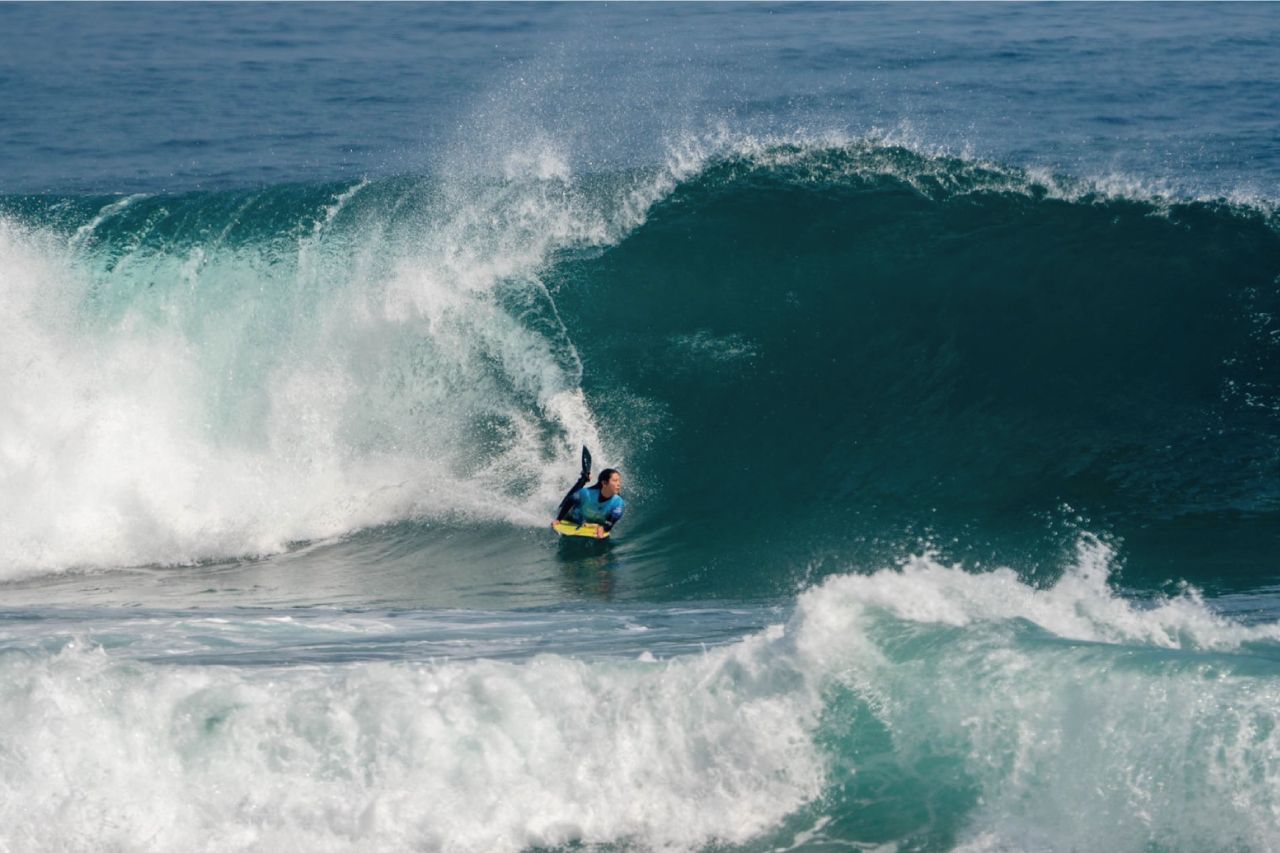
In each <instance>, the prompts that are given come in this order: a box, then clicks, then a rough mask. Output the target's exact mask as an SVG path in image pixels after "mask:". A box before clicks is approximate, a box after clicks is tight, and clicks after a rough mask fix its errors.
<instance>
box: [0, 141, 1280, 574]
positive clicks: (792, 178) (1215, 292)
mask: <svg viewBox="0 0 1280 853" xmlns="http://www.w3.org/2000/svg"><path fill="white" fill-rule="evenodd" d="M502 168H503V170H505V178H503V179H501V180H479V179H475V180H472V179H464V178H456V179H453V180H398V181H390V180H389V181H380V182H375V183H365V182H362V183H358V184H354V185H334V186H298V187H278V188H273V189H267V190H261V191H253V192H248V191H232V192H221V193H192V194H187V195H180V196H153V197H128V198H118V199H113V200H92V199H89V200H85V199H52V198H49V197H29V198H9V199H7V200H6V201H5V204H4V209H5V210H6V211H7V213H6V214H5V216H4V218H3V220H0V221H2V222H3V227H2V228H0V255H3V261H4V263H3V268H4V270H5V286H4V288H3V291H2V293H3V298H4V300H5V305H4V309H5V311H4V313H5V316H6V317H7V318H9V319H8V320H7V322H8V324H9V329H8V334H6V335H5V336H4V339H3V342H2V343H0V347H2V348H3V349H2V350H0V356H2V357H3V362H4V364H5V365H6V368H5V371H4V373H3V381H4V383H5V387H4V388H3V389H2V390H3V397H4V400H5V407H4V409H3V411H2V412H0V447H3V449H4V455H3V459H4V461H5V466H6V477H5V481H4V483H5V484H4V494H3V495H0V499H3V501H4V510H5V511H4V512H3V513H0V518H2V519H3V520H2V521H0V525H3V527H2V528H0V531H2V533H3V535H2V536H0V542H3V543H4V544H3V545H0V548H2V549H3V552H2V553H0V564H2V565H3V566H4V567H5V568H4V571H5V572H6V573H7V574H8V575H9V576H14V575H15V574H22V573H29V572H32V571H37V572H47V571H58V570H62V569H66V568H68V567H92V566H127V565H139V564H150V563H160V564H168V563H185V562H195V561H202V560H216V559H223V558H228V557H237V556H242V555H254V554H267V553H272V552H276V551H280V550H282V549H285V548H287V547H290V543H297V542H301V541H310V540H323V539H326V538H330V537H335V536H343V535H347V534H351V533H354V532H356V531H359V530H361V529H366V528H371V527H377V526H380V525H386V524H391V523H396V522H412V524H411V525H410V526H409V527H407V528H397V529H396V530H395V531H393V532H391V533H389V534H388V535H389V536H391V537H393V538H397V537H408V539H410V540H414V541H417V540H420V539H422V538H423V537H426V538H430V537H431V536H433V535H435V534H433V533H432V531H431V529H430V528H431V525H439V524H446V525H448V524H453V523H456V522H466V523H469V524H476V523H478V524H484V525H489V526H490V529H492V530H493V531H494V533H493V535H495V536H504V535H507V534H505V533H503V531H504V530H511V529H518V528H520V527H532V526H535V525H539V524H541V523H542V521H543V519H544V518H545V517H546V515H547V513H548V512H549V511H550V509H551V508H552V507H553V506H554V505H555V503H556V500H557V499H558V495H559V492H560V490H561V489H563V488H564V486H565V484H566V482H567V480H568V479H569V478H570V477H571V476H572V472H573V470H574V467H575V466H574V462H573V459H574V453H575V450H576V447H577V445H579V444H581V443H587V444H589V445H591V446H592V447H593V449H595V451H596V456H597V460H598V464H600V465H614V466H615V467H622V468H623V469H624V472H625V473H626V474H627V476H628V486H627V488H628V494H629V495H630V496H631V499H632V505H633V510H632V516H631V517H630V518H629V519H628V521H627V528H628V534H629V535H630V536H631V537H632V546H631V547H632V550H631V551H630V552H624V553H628V554H629V558H630V559H633V560H635V561H637V562H638V563H639V564H640V565H644V566H656V565H659V564H660V565H661V566H662V567H663V568H661V569H655V570H654V572H655V573H656V578H655V579H654V580H653V581H652V583H651V584H650V586H649V587H646V594H650V593H652V594H659V593H657V592H655V591H656V590H660V589H667V590H668V592H667V593H661V594H675V595H677V596H682V595H706V594H709V593H710V594H731V595H735V596H754V595H773V594H780V593H786V592H789V591H790V590H791V589H793V588H794V586H795V585H796V584H797V583H799V582H801V581H802V580H804V579H805V578H812V577H813V576H814V573H815V572H817V573H822V572H825V571H828V570H830V569H832V568H840V567H847V566H848V565H851V564H854V565H856V564H859V563H861V562H864V561H865V562H867V563H869V564H872V565H874V564H877V561H882V560H883V559H885V558H886V557H887V556H895V557H896V556H897V555H898V554H901V553H902V552H903V550H904V548H913V547H918V546H919V545H920V543H921V542H924V543H926V544H927V545H929V546H930V547H932V548H934V549H936V550H937V551H938V552H939V553H941V554H943V555H949V556H952V557H957V558H963V559H966V560H972V561H975V562H978V563H983V562H989V561H1001V562H1003V563H1007V564H1015V565H1032V566H1034V565H1036V564H1039V563H1045V564H1054V563H1056V562H1057V561H1058V559H1059V558H1060V556H1061V554H1063V553H1065V552H1068V551H1069V550H1070V548H1071V547H1072V543H1073V542H1074V540H1075V537H1076V535H1077V533H1078V530H1079V528H1080V527H1081V526H1086V527H1088V528H1089V529H1093V530H1097V531H1101V532H1105V533H1108V534H1110V535H1112V536H1114V537H1116V538H1118V539H1121V540H1126V541H1127V542H1128V547H1127V548H1126V554H1127V556H1128V558H1129V560H1130V564H1129V565H1130V568H1131V570H1133V572H1134V577H1135V578H1137V579H1138V581H1139V585H1141V584H1142V578H1143V577H1147V576H1149V578H1156V579H1157V580H1158V579H1163V578H1167V577H1170V576H1174V577H1191V578H1197V577H1199V579H1200V580H1202V581H1203V580H1205V577H1204V574H1205V572H1207V571H1209V569H1205V567H1204V565H1202V563H1203V562H1204V560H1209V557H1206V550H1205V549H1206V548H1207V549H1208V552H1211V555H1210V556H1212V555H1217V556H1218V557H1220V556H1221V554H1222V551H1221V550H1216V549H1217V545H1216V543H1217V542H1219V541H1220V540H1221V539H1223V538H1227V539H1230V541H1231V542H1232V543H1233V544H1232V546H1231V547H1232V548H1234V554H1233V559H1232V561H1231V562H1232V565H1231V566H1229V567H1228V568H1226V569H1222V567H1221V566H1217V565H1215V566H1212V567H1210V568H1212V570H1213V571H1214V572H1217V573H1218V574H1217V575H1214V577H1228V578H1229V577H1230V575H1231V573H1232V572H1237V573H1240V574H1241V575H1245V576H1247V575H1249V574H1250V573H1251V572H1253V571H1254V570H1255V569H1256V568H1257V566H1258V565H1260V564H1261V563H1263V562H1265V561H1266V560H1270V559H1271V557H1272V555H1274V553H1276V550H1275V546H1276V545H1277V544H1280V543H1277V533H1276V531H1277V530H1280V525H1277V524H1276V523H1275V522H1276V517H1277V511H1278V510H1280V490H1278V487H1277V483H1280V344H1278V343H1277V339H1276V334H1277V332H1276V326H1275V323H1276V320H1275V318H1276V317H1277V316H1280V292H1278V291H1280V289H1278V287H1277V275H1278V274H1280V236H1278V235H1277V233H1276V230H1275V228H1274V222H1273V221H1272V218H1271V214H1270V213H1268V212H1267V211H1265V210H1259V209H1257V208H1246V207H1239V206H1233V205H1230V204H1227V203H1224V202H1214V201H1202V202H1196V201H1171V200H1168V199H1161V198H1153V197H1141V196H1135V195H1133V194H1129V195H1125V194H1123V193H1121V192H1119V191H1112V190H1108V188H1106V187H1102V186H1093V185H1084V184H1072V183H1069V182H1063V181H1059V180H1054V179H1051V178H1048V177H1043V178H1038V177H1035V176H1032V175H1028V174H1025V173H1021V172H1017V171H1013V170H1009V169H1004V168H999V167H995V166H988V165H983V164H980V163H975V162H971V161H963V160H955V159H948V158H942V157H936V156H930V155H926V154H923V153H917V152H913V151H911V150H908V149H904V148H900V147H895V146H892V145H889V144H886V143H882V142H874V141H861V142H853V143H840V144H827V145H821V144H819V145H815V144H807V145H790V144H774V145H761V144H747V143H742V142H739V143H735V144H734V145H733V146H731V147H730V148H729V153H727V154H724V153H721V154H717V155H715V156H708V155H707V154H706V153H705V152H702V151H700V150H699V149H697V148H696V147H690V148H688V149H687V150H683V151H682V153H681V155H680V156H676V155H673V156H672V157H671V158H670V160H669V163H668V165H667V166H666V167H664V168H662V169H658V170H647V171H635V172H627V173H613V174H605V175H591V176H585V177H576V178H575V177H572V176H571V175H570V174H569V173H568V169H567V167H566V166H565V165H564V163H563V162H562V161H561V160H559V159H557V157H556V156H555V154H554V152H543V153H539V155H538V156H528V157H521V158H507V160H506V161H504V164H503V165H502ZM423 523H425V524H426V525H427V527H426V528H424V527H423V526H422V524H423ZM494 525H496V526H494ZM1174 531H1182V532H1184V533H1183V534H1182V539H1177V538H1176V537H1175V536H1174ZM1185 531H1194V535H1192V536H1190V538H1191V539H1196V537H1199V538H1198V539H1196V541H1194V542H1190V544H1189V541H1188V535H1186V534H1185ZM521 541H524V540H521ZM1197 543H1199V544H1197ZM1204 543H1214V544H1208V545H1206V544H1204ZM397 547H400V546H397ZM404 547H410V548H411V547H413V545H412V542H410V543H409V544H408V545H405V546H404ZM513 548H515V549H516V550H517V551H518V550H519V549H521V548H523V549H525V550H526V551H527V550H528V546H527V544H519V542H516V543H514V544H513ZM1198 549H1199V550H1198ZM530 553H532V552H530ZM539 553H540V552H539ZM1201 558H1203V560H1202V559H1201ZM471 559H472V555H470V554H461V553H459V554H456V555H455V561H456V560H471ZM521 559H524V558H521V557H518V556H517V557H514V558H513V557H511V556H510V554H507V555H506V556H504V557H503V558H502V559H501V560H499V561H498V562H499V563H502V562H504V561H505V562H511V561H515V562H519V561H520V560H521ZM1198 560H1200V562H1197V561H1198ZM879 564H883V563H882V562H881V563H879ZM496 566H497V564H495V571H496V570H497V569H496ZM1202 570H1203V571H1202ZM1197 572H1200V575H1199V576H1198V575H1197ZM673 591H674V592H673Z"/></svg>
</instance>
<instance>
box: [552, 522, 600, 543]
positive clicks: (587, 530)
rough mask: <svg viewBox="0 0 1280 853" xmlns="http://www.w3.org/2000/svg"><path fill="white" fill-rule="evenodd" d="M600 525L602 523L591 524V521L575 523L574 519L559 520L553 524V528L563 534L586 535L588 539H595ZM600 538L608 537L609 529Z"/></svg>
mask: <svg viewBox="0 0 1280 853" xmlns="http://www.w3.org/2000/svg"><path fill="white" fill-rule="evenodd" d="M599 526H600V525H598V524H590V523H588V524H574V523H573V522H572V521H557V522H556V523H555V524H553V525H552V529H554V530H555V532H556V533H559V534H560V535H561V536H585V537H587V538H588V539H595V538H596V528H598V527H599ZM599 538H601V539H608V538H609V531H607V530H606V531H604V534H603V535H602V536H601V537H599Z"/></svg>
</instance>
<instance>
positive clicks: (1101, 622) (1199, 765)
mask: <svg viewBox="0 0 1280 853" xmlns="http://www.w3.org/2000/svg"><path fill="white" fill-rule="evenodd" d="M1109 559H1110V555H1109V552H1108V550H1107V549H1106V547H1105V546H1102V545H1100V544H1099V543H1098V542H1097V541H1096V540H1090V539H1089V538H1088V537H1085V538H1083V539H1082V540H1081V542H1080V543H1079V548H1078V552H1077V554H1076V555H1075V557H1074V558H1073V559H1072V560H1071V561H1070V562H1069V563H1068V564H1067V565H1066V566H1065V568H1064V572H1063V575H1062V578H1061V579H1060V580H1059V581H1058V582H1057V583H1056V584H1054V585H1053V586H1050V587H1047V588H1042V589H1037V588H1035V587H1033V586H1029V585H1025V584H1023V583H1022V582H1020V581H1019V580H1018V579H1017V577H1016V576H1015V575H1014V574H1013V573H1012V572H1010V571H1008V570H1000V571H996V572H991V573H987V574H977V575H975V574H971V573H968V572H965V571H963V570H961V569H959V568H957V567H950V566H945V565H942V564H940V563H938V562H936V561H934V560H930V559H927V558H919V559H917V560H914V561H912V562H911V563H909V564H907V565H905V566H903V567H902V568H901V569H896V570H884V571H881V572H877V573H875V574H872V575H843V576H834V577H832V578H829V579H828V580H827V581H826V582H824V583H822V584H820V585H818V586H816V587H814V588H812V589H810V590H809V591H807V592H805V593H804V594H803V595H801V596H800V597H799V599H798V600H797V601H796V602H795V603H794V606H793V607H790V613H789V614H787V613H778V612H774V611H771V610H764V611H758V612H753V613H750V614H745V616H744V615H739V616H737V617H730V618H728V619H727V620H726V614H725V613H723V612H721V613H716V612H712V611H708V610H704V609H698V608H691V609H687V610H672V609H671V608H662V609H644V608H634V609H620V610H608V609H596V610H595V611H594V612H579V613H573V612H565V611H542V612H538V611H525V612H523V613H519V614H507V615H505V616H503V615H501V614H483V613H476V612H474V611H473V612H456V611H455V612H434V613H433V612H424V611H416V612H415V611H400V612H388V613H370V612H365V613H362V614H342V613H335V612H333V611H311V612H309V613H308V612H303V613H300V612H298V611H296V610H295V611H292V612H291V613H288V614H285V613H280V612H272V611H257V612H254V613H252V614H247V613H244V612H241V613H239V614H238V615H235V616H231V615H230V614H227V615H225V616H224V615H220V614H218V613H208V612H205V613H201V612H196V611H186V612H179V613H174V614H165V613H159V612H155V611H151V612H141V613H140V612H138V611H136V610H135V611H133V612H130V611H128V610H123V611H114V612H113V611H99V612H97V613H94V614H85V613H68V614H61V615H59V614H47V615H45V616H44V617H38V616H36V615H34V614H31V613H27V614H19V615H17V616H16V618H13V619H9V618H8V615H7V614H0V618H4V622H3V629H4V640H3V643H0V674H3V679H0V684H2V685H3V687H0V709H2V710H3V712H4V716H5V719H6V721H7V724H6V726H5V727H4V729H3V731H2V732H0V751H2V754H4V755H5V756H6V762H5V763H6V772H5V774H4V776H3V778H2V779H0V790H3V793H4V796H3V798H2V799H0V802H3V803H4V805H3V806H0V813H3V814H4V815H5V817H6V819H5V821H4V822H3V824H2V825H0V841H5V842H7V843H9V844H11V845H12V846H14V847H17V848H21V849H24V850H77V849H100V848H101V847H102V846H104V845H105V846H110V847H121V848H128V849H148V850H149V849H157V850H165V849H174V848H183V849H191V850H222V849H227V848H229V847H235V848H243V849H261V848H266V847H280V846H284V847H298V846H301V847H307V848H308V849H322V850H335V851H336V850H362V849H371V848H372V849H395V850H399V849H428V850H441V851H511V853H515V851H519V850H523V849H530V848H548V847H550V848H561V849H577V847H578V846H580V845H587V846H588V847H592V848H594V847H598V846H605V845H617V846H621V847H624V848H627V849H630V848H635V849H655V850H656V849H672V850H697V849H731V850H744V851H756V850H759V851H763V850H776V849H815V850H817V849H825V848H826V847H829V846H850V845H855V846H858V847H860V848H867V847H873V846H876V845H887V846H889V847H896V849H923V850H941V849H960V850H971V851H980V850H981V851H997V850H1027V849H1037V850H1064V851H1065V850H1081V849H1104V848H1105V849H1108V850H1117V851H1128V850H1134V851H1137V850H1150V849H1161V850H1201V849H1252V850H1265V849H1270V848H1272V847H1274V846H1275V844H1276V842H1277V839H1280V824H1278V823H1277V819H1276V816H1277V806H1278V804H1277V802H1276V795H1277V790H1278V789H1277V784H1276V783H1277V778H1276V774H1277V772H1278V768H1280V734H1278V731H1280V730H1278V729H1277V728H1276V726H1275V708H1276V703H1277V701H1278V700H1280V696H1278V695H1277V685H1278V684H1280V677H1278V676H1280V654H1278V652H1280V633H1278V632H1277V628H1276V626H1275V624H1274V623H1267V624H1263V625H1257V626H1254V627H1247V626H1244V625H1240V624H1237V623H1232V622H1229V621H1227V620H1225V619H1223V618H1222V617H1220V616H1216V615H1214V614H1213V613H1212V612H1211V611H1210V610H1209V609H1208V608H1207V607H1205V605H1204V604H1203V602H1201V601H1200V600H1198V599H1197V598H1196V597H1194V596H1189V595H1184V596H1179V597H1176V598H1170V599H1162V600H1159V601H1155V602H1152V603H1150V604H1149V605H1145V606H1138V605H1135V604H1134V603H1133V602H1131V601H1127V600H1125V599H1123V598H1121V597H1119V596H1117V595H1116V594H1115V593H1114V592H1113V591H1112V590H1111V589H1110V588H1109V586H1108V584H1107V573H1108V568H1109ZM753 621H754V622H757V623H758V624H762V625H763V626H764V627H759V628H757V629H755V630H751V631H747V632H746V633H745V634H744V633H742V630H741V628H742V626H743V625H746V624H750V623H751V622H753ZM710 626H716V627H727V628H729V629H730V634H729V636H727V637H721V638H720V639H719V640H716V641H712V642H711V645H710V646H708V645H707V643H708V641H709V636H708V633H707V632H708V628H709V627H710ZM734 635H737V636H734ZM460 641H465V643H464V644H465V645H466V646H467V647H469V648H471V649H473V650H476V651H477V656H478V658H479V659H467V658H465V657H456V658H455V657H450V656H448V655H444V656H440V657H437V656H436V654H437V652H440V651H442V650H445V649H447V648H448V647H450V646H451V645H456V644H457V643H459V642H460ZM699 641H700V642H701V644H702V650H701V652H699V651H697V646H698V645H699ZM582 647H590V648H593V649H594V650H595V652H594V653H588V654H585V655H584V654H581V648H582ZM575 648H576V649H577V651H575ZM504 649H505V651H504ZM606 649H607V651H606ZM691 649H692V651H691ZM246 780H253V781H252V783H251V784H248V783H246Z"/></svg>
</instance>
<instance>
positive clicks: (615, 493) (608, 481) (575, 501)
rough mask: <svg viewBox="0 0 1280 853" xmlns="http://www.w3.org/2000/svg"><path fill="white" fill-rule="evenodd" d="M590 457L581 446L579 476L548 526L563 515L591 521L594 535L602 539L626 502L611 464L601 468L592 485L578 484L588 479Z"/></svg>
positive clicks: (618, 518)
mask: <svg viewBox="0 0 1280 853" xmlns="http://www.w3.org/2000/svg"><path fill="white" fill-rule="evenodd" d="M590 458H591V457H590V456H589V455H588V454H587V453H586V448H583V466H582V476H581V477H579V478H578V482H576V483H574V484H573V488H572V489H570V490H569V493H568V494H566V495H565V496H564V500H562V501H561V502H560V511H559V513H557V514H556V520H555V521H553V522H552V523H551V526H552V527H555V525H556V522H558V521H563V520H564V519H566V518H568V519H569V520H570V521H572V522H574V523H575V524H579V525H581V524H595V525H598V526H597V527H596V538H597V539H603V538H604V536H605V534H606V533H608V532H609V531H610V530H612V529H613V526H614V525H615V524H617V523H618V521H619V520H621V518H622V513H623V512H624V511H625V510H626V503H625V502H624V501H623V500H622V495H621V494H620V493H621V491H622V475H621V474H620V473H618V471H617V470H615V469H613V468H605V469H604V470H603V471H601V472H600V478H599V479H598V480H596V484H595V485H594V486H591V487H590V488H587V489H584V488H582V487H583V486H585V485H586V484H587V482H588V481H590V479H591V471H590Z"/></svg>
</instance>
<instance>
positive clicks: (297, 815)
mask: <svg viewBox="0 0 1280 853" xmlns="http://www.w3.org/2000/svg"><path fill="white" fill-rule="evenodd" d="M769 642H770V641H768V640H765V639H763V638H760V639H753V640H749V641H747V642H744V643H742V644H740V645H739V646H737V647H734V648H731V649H722V650H719V651H716V652H713V653H709V654H707V655H705V656H700V657H695V658H690V659H685V660H680V661H675V662H668V663H657V662H654V661H653V660H652V659H648V660H641V661H636V662H627V663H616V664H607V665H606V664H597V665H592V666H588V665H586V664H583V663H579V662H576V661H572V660H568V659H564V658H556V657H542V658H537V659H534V660H532V661H529V662H527V663H526V664H524V665H521V666H516V665H511V664H501V663H492V662H484V661H482V662H479V663H472V664H444V665H435V666H388V665H373V666H366V667H362V668H359V669H351V668H338V669H334V668H325V669H321V668H299V669H296V670H293V671H288V672H274V673H252V672H248V673H246V672H237V671H234V670H230V669H227V668H200V669H194V668H177V667H145V666H136V665H127V664H120V663H118V662H114V661H112V660H111V659H110V658H109V657H108V656H107V655H105V654H104V653H103V652H101V651H94V650H87V649H84V648H80V647H72V648H68V649H66V650H64V651H63V652H62V653H60V654H58V655H57V656H55V657H53V658H51V659H44V660H39V661H36V660H32V659H30V658H28V657H26V656H19V657H13V656H11V657H9V658H7V659H3V660H0V668H3V670H4V678H3V687H0V706H2V707H3V708H4V710H5V717H6V720H7V724H6V726H5V728H4V730H3V732H0V754H4V755H6V756H7V757H8V760H7V761H6V762H5V770H4V773H3V775H0V847H12V848H13V849H22V850H31V851H39V850H68V849H90V848H92V849H102V848H115V849H130V850H175V849H183V850H225V849H230V848H249V849H267V848H280V847H283V848H290V849H304V848H305V849H308V850H368V849H381V850H392V849H425V850H441V851H484V853H490V851H513V852H514V851H518V850H521V849H524V848H527V847H529V846H534V845H558V844H566V843H570V842H574V841H578V842H583V843H587V844H592V843H608V842H618V841H623V842H626V841H633V842H635V843H638V844H639V845H640V846H641V847H642V848H644V849H682V850H688V849H696V848H697V847H700V846H703V845H705V844H707V843H710V842H712V841H716V840H719V841H723V842H727V843H737V842H742V841H745V840H748V839H749V838H751V837H753V836H754V835H757V834H759V833H760V832H763V831H765V830H767V829H768V828H769V827H770V826H771V825H772V824H774V823H775V822H776V821H778V820H780V819H781V818H782V817H783V816H784V815H786V814H787V813H788V812H790V811H792V810H794V809H796V808H798V807H799V806H800V805H801V804H803V803H804V802H807V801H809V800H811V799H812V798H814V797H815V796H817V794H818V793H819V791H820V788H821V784H822V762H821V760H820V757H819V755H818V754H817V752H816V749H815V747H814V745H813V743H812V741H811V738H810V737H809V732H810V730H811V729H812V727H813V725H814V723H815V714H816V712H817V710H818V708H819V707H820V703H819V701H818V699H817V697H816V696H815V695H814V694H812V693H811V692H809V691H807V690H806V689H804V687H803V685H802V684H797V683H796V682H795V681H794V679H791V680H784V679H780V678H777V677H776V676H777V675H778V672H777V671H776V670H775V669H773V668H771V667H770V666H769V664H768V660H767V658H766V657H764V655H765V654H766V653H767V652H768V645H769Z"/></svg>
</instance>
